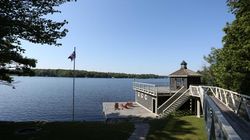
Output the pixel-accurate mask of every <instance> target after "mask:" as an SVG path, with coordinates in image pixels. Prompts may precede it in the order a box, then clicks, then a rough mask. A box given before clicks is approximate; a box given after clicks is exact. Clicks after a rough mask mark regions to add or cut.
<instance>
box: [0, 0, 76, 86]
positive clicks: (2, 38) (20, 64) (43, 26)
mask: <svg viewBox="0 0 250 140" xmlns="http://www.w3.org/2000/svg"><path fill="white" fill-rule="evenodd" d="M68 1H71V0H48V1H46V0H41V1H38V0H1V1H0V80H4V81H7V82H11V81H12V78H11V77H10V76H9V75H10V74H22V75H23V74H31V70H30V68H32V67H35V66H36V60H35V59H31V58H27V57H24V56H23V53H24V52H25V50H24V49H23V48H22V47H21V40H27V41H30V42H32V43H40V44H49V45H55V46H60V45H61V44H60V43H59V42H58V39H61V38H62V37H64V36H65V35H66V33H67V32H68V30H67V29H65V28H63V26H64V25H65V24H67V21H66V20H64V21H61V22H57V21H52V20H51V19H47V18H46V16H47V15H50V14H55V13H60V11H59V10H56V9H55V7H57V6H59V5H61V4H63V3H65V2H68Z"/></svg>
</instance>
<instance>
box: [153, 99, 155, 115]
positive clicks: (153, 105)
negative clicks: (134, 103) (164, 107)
mask: <svg viewBox="0 0 250 140" xmlns="http://www.w3.org/2000/svg"><path fill="white" fill-rule="evenodd" d="M153 113H155V99H153Z"/></svg>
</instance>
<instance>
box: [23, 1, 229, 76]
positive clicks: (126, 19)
mask: <svg viewBox="0 0 250 140" xmlns="http://www.w3.org/2000/svg"><path fill="white" fill-rule="evenodd" d="M58 9H60V10H61V11H62V13H61V14H56V15H52V16H50V17H51V18H52V19H54V20H57V21H62V20H64V19H66V20H67V21H68V22H69V24H67V25H66V26H65V27H66V28H67V29H68V30H69V33H68V34H67V36H66V37H65V38H63V39H61V40H59V42H61V43H62V44H63V45H62V46H61V47H55V46H49V45H39V44H32V43H29V42H26V41H24V42H23V44H22V46H23V47H24V48H25V49H26V53H25V56H28V57H31V58H35V59H37V60H38V63H37V68H51V69H57V68H63V69H71V68H72V62H70V60H69V59H67V57H68V56H69V55H70V54H71V53H72V51H73V47H74V46H75V47H77V48H76V49H77V51H76V54H77V59H76V69H79V70H89V71H102V72H125V73H138V74H141V73H153V74H160V75H168V74H169V73H171V72H173V71H175V70H176V69H179V67H180V63H181V61H182V60H185V61H186V62H187V63H188V67H189V68H190V69H192V70H194V71H197V70H199V69H201V67H202V66H203V65H205V64H206V63H205V61H204V60H203V56H204V55H207V54H209V52H210V49H211V47H216V48H220V47H222V42H221V40H222V37H223V35H224V33H223V31H222V29H223V27H224V26H225V24H226V22H230V21H232V20H233V19H234V16H233V15H232V14H230V13H228V7H227V6H226V0H188V1H186V0H185V1H184V0H78V1H77V2H71V3H66V4H64V5H62V6H60V7H58Z"/></svg>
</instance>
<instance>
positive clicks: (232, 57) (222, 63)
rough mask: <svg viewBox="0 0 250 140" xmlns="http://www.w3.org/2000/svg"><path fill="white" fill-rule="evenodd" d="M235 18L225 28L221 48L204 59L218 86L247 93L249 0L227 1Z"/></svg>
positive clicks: (249, 83) (249, 87) (249, 86)
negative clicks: (208, 64)
mask: <svg viewBox="0 0 250 140" xmlns="http://www.w3.org/2000/svg"><path fill="white" fill-rule="evenodd" d="M227 5H228V6H229V8H230V12H231V13H233V14H234V15H235V20H234V21H233V22H232V23H227V24H226V27H225V28H224V32H225V36H224V37H223V39H222V42H223V45H224V46H223V48H221V49H218V50H216V49H214V50H212V52H211V54H210V55H209V56H208V57H206V60H207V62H208V63H210V64H211V66H210V71H211V72H212V73H213V74H214V79H215V82H216V84H217V85H218V86H220V87H224V88H228V89H231V90H234V91H238V92H240V93H243V94H250V1H249V0H234V1H232V0H230V1H227Z"/></svg>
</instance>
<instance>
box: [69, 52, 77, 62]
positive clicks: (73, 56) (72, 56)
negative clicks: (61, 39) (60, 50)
mask: <svg viewBox="0 0 250 140" xmlns="http://www.w3.org/2000/svg"><path fill="white" fill-rule="evenodd" d="M75 58H76V52H75V51H73V53H72V54H71V55H70V56H69V57H68V59H70V60H71V61H73V60H74V59H75Z"/></svg>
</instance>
